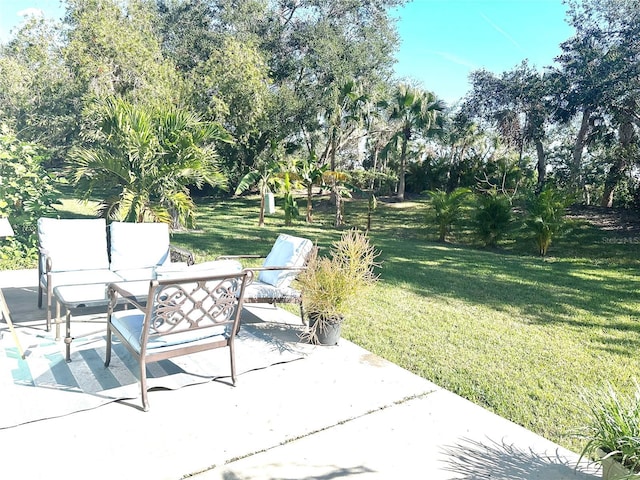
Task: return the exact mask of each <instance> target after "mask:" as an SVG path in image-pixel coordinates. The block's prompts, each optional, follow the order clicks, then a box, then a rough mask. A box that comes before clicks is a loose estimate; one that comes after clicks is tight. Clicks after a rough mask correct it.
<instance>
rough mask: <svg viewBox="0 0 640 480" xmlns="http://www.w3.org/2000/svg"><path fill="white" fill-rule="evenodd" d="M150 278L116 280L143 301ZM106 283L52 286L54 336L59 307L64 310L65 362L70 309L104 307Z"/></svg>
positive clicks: (69, 327)
mask: <svg viewBox="0 0 640 480" xmlns="http://www.w3.org/2000/svg"><path fill="white" fill-rule="evenodd" d="M149 282H150V280H136V281H130V282H118V283H117V285H119V286H121V287H122V288H123V289H125V290H127V291H128V292H130V293H131V294H132V295H134V296H135V297H136V300H137V301H139V302H145V301H146V299H147V295H148V293H149ZM108 287H109V285H108V284H105V283H86V284H82V285H60V286H58V287H54V289H53V295H54V296H55V298H56V301H57V307H56V338H57V337H59V326H60V307H61V306H63V307H64V308H65V310H66V314H65V315H66V318H65V337H64V343H65V350H66V359H67V362H70V361H71V342H72V341H73V337H72V336H71V310H72V309H78V308H89V307H106V306H108V305H109V301H110V298H109V292H108Z"/></svg>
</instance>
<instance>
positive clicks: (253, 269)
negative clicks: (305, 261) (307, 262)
mask: <svg viewBox="0 0 640 480" xmlns="http://www.w3.org/2000/svg"><path fill="white" fill-rule="evenodd" d="M306 269H307V267H279V266H277V265H272V266H270V267H247V268H246V270H252V271H254V272H266V271H269V270H297V271H299V272H301V271H302V270H306Z"/></svg>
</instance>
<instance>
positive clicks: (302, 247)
mask: <svg viewBox="0 0 640 480" xmlns="http://www.w3.org/2000/svg"><path fill="white" fill-rule="evenodd" d="M313 249H314V246H313V243H312V242H311V240H308V239H306V238H301V237H295V236H293V235H287V234H284V233H283V234H280V235H279V236H278V238H277V239H276V241H275V243H274V244H273V246H272V247H271V251H270V252H269V254H268V255H267V256H266V257H265V256H263V255H222V256H220V257H218V258H217V259H218V260H230V259H235V260H241V259H243V258H244V259H249V258H255V259H258V258H264V261H263V263H262V266H260V267H245V268H250V269H251V270H252V271H253V272H254V273H255V276H254V280H253V281H252V282H251V283H250V284H249V285H248V286H247V288H246V290H245V296H244V301H245V303H269V304H272V305H274V306H275V305H277V304H278V303H293V304H298V305H299V306H300V319H301V320H302V322H303V323H304V322H305V320H304V310H303V308H302V292H300V291H299V290H296V289H295V288H293V287H292V286H291V285H292V283H293V281H294V280H295V279H296V277H297V276H298V274H299V273H300V272H301V271H302V270H304V269H305V268H306V264H307V261H308V260H309V256H310V254H311V252H312V251H313Z"/></svg>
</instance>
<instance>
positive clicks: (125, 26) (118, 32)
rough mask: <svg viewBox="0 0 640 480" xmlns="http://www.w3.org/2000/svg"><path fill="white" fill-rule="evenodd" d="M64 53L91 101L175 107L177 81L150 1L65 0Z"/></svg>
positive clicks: (153, 6)
mask: <svg viewBox="0 0 640 480" xmlns="http://www.w3.org/2000/svg"><path fill="white" fill-rule="evenodd" d="M65 22H66V23H67V25H68V27H69V29H68V33H67V35H68V39H67V43H66V46H65V48H64V55H65V58H66V60H67V63H68V65H69V67H70V68H71V69H72V71H73V72H74V74H75V76H76V77H77V79H78V80H79V81H80V82H81V83H82V85H83V86H84V92H85V93H84V97H85V100H84V101H85V102H86V103H87V104H89V103H90V101H91V99H93V98H105V97H107V96H110V95H114V96H120V97H123V98H127V99H130V100H132V101H136V102H141V103H147V104H149V103H153V102H156V103H167V102H169V103H172V104H177V103H178V101H179V100H180V96H181V89H180V85H181V79H180V76H179V75H178V73H177V70H176V68H175V65H174V64H173V63H171V62H170V61H167V60H166V59H165V58H164V57H163V55H162V51H161V46H160V37H159V35H158V34H157V30H156V25H157V24H158V14H157V10H156V9H155V5H154V3H153V2H151V1H149V0H67V12H66V17H65Z"/></svg>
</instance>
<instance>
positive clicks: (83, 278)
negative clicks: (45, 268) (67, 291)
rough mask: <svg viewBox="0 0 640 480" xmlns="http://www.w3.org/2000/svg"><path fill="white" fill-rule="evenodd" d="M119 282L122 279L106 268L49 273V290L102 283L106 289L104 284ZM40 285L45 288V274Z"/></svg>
mask: <svg viewBox="0 0 640 480" xmlns="http://www.w3.org/2000/svg"><path fill="white" fill-rule="evenodd" d="M121 281H122V278H120V276H118V275H117V274H116V273H115V272H112V271H111V270H109V269H108V268H103V269H100V270H73V271H70V272H52V273H51V288H54V287H58V286H60V285H84V284H94V283H104V284H105V289H106V284H108V283H112V282H121ZM42 284H43V285H44V286H45V287H46V286H47V276H46V275H45V274H43V275H42Z"/></svg>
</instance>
